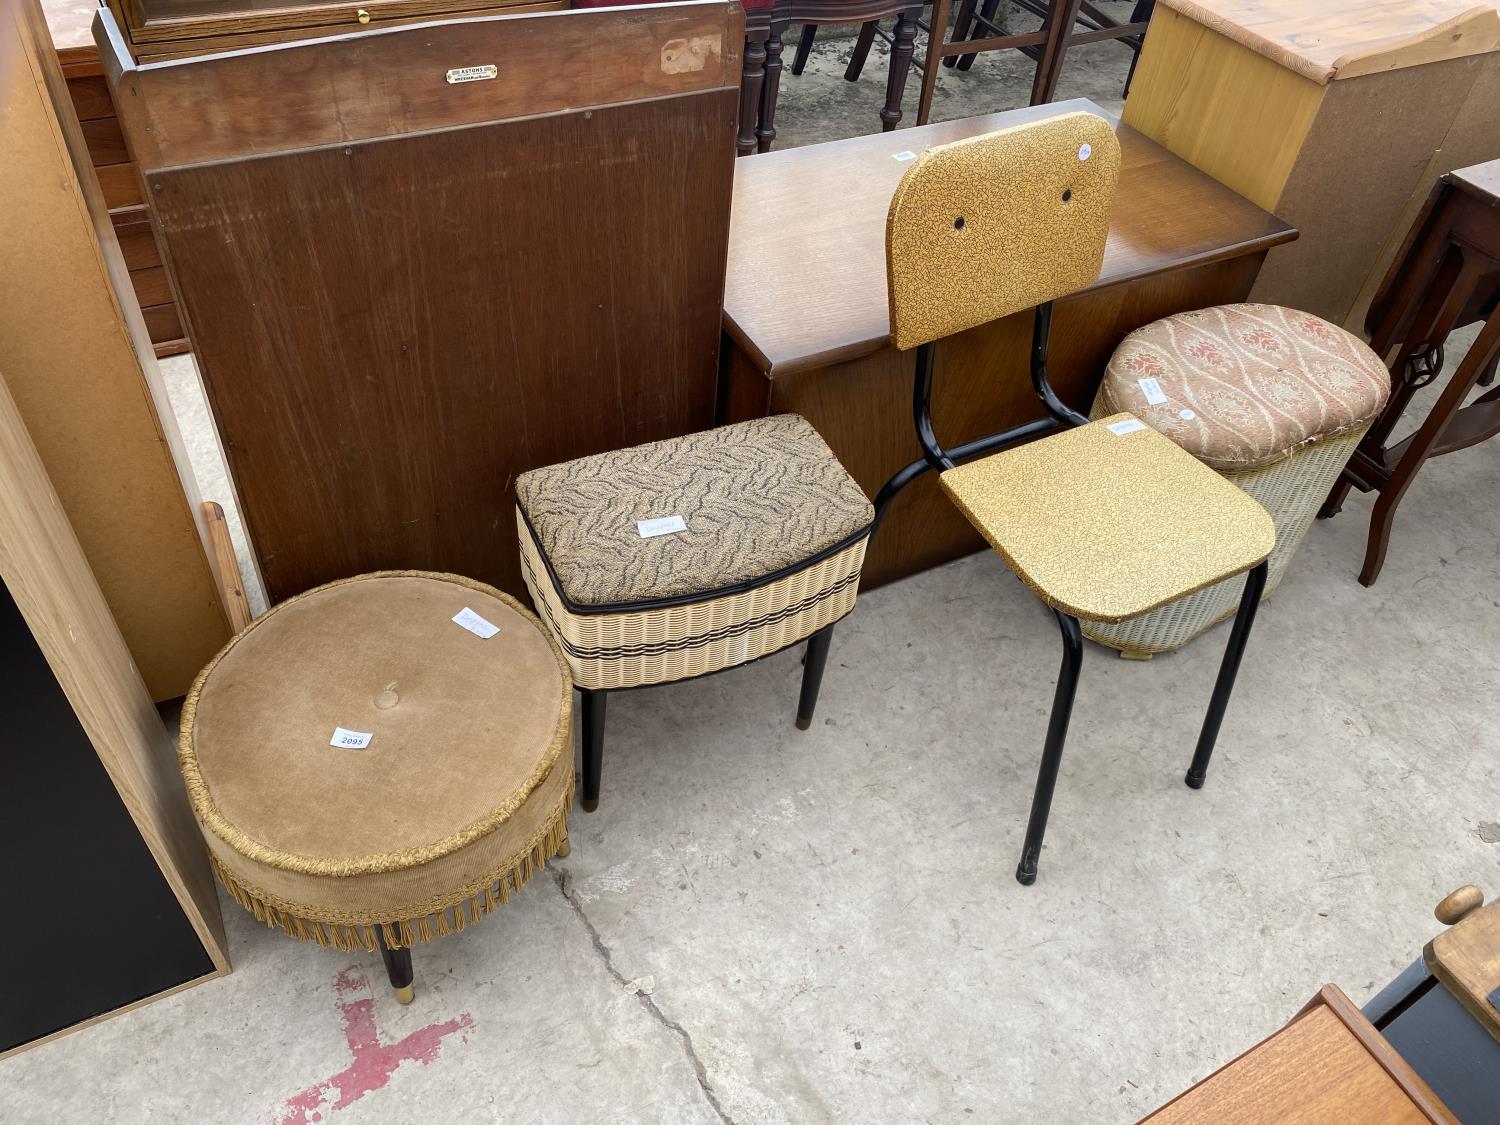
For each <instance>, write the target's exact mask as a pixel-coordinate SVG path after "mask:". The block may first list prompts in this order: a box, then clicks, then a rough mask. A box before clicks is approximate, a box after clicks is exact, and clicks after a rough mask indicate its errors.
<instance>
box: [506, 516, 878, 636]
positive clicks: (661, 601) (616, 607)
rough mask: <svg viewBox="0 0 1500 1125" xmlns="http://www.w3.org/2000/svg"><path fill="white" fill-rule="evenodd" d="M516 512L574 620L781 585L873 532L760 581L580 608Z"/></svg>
mask: <svg viewBox="0 0 1500 1125" xmlns="http://www.w3.org/2000/svg"><path fill="white" fill-rule="evenodd" d="M516 511H518V512H520V513H521V519H522V520H523V521H524V522H525V524H526V531H527V534H529V535H530V536H531V541H532V542H533V543H534V544H536V553H537V555H538V556H539V557H540V558H541V560H542V565H543V566H544V567H546V568H547V577H548V578H549V579H550V580H551V582H552V589H553V590H554V591H555V592H556V593H557V596H558V598H559V599H560V600H561V601H562V604H563V608H564V609H566V610H567V611H568V612H569V613H571V614H572V615H573V616H574V617H604V616H606V615H608V614H612V613H644V612H646V611H647V610H653V609H673V608H675V607H677V606H682V605H697V604H698V603H699V602H711V601H713V600H714V599H716V598H727V597H732V596H733V595H735V594H743V593H746V592H748V591H750V590H755V589H759V588H760V587H761V586H769V585H770V584H771V583H772V582H780V581H781V580H782V579H783V578H789V577H791V576H792V575H793V574H796V573H797V572H798V571H799V570H806V569H807V568H808V567H810V566H816V565H817V564H818V563H820V562H822V561H823V560H824V559H827V558H831V557H832V556H834V555H836V554H838V553H839V552H840V551H843V550H846V549H848V548H849V547H852V546H854V544H856V543H858V542H859V541H860V540H861V539H866V538H868V537H869V535H870V532H871V531H873V530H874V527H875V521H874V520H873V519H872V520H871V521H870V522H869V523H867V524H866V525H865V526H864V527H862V528H860V529H859V530H858V531H856V532H854V534H852V535H846V536H844V538H842V539H840V540H839V541H838V542H837V543H835V544H833V545H832V546H831V547H824V548H823V549H822V550H821V551H819V552H818V553H817V554H815V555H810V556H808V557H807V558H805V559H803V560H802V561H800V562H795V563H792V564H791V565H789V566H784V567H782V568H781V569H780V570H773V571H772V572H771V573H770V574H763V575H761V576H760V577H759V578H747V579H746V580H745V581H743V582H735V583H733V584H731V585H728V586H720V587H718V588H717V589H714V590H708V591H706V592H704V593H701V594H678V595H677V596H675V597H670V598H647V599H646V600H644V601H639V602H614V603H611V604H609V605H579V604H578V603H577V602H575V601H573V599H571V598H570V597H568V595H567V592H566V591H564V590H563V587H562V583H561V582H560V581H559V580H558V577H557V571H555V570H553V569H552V560H551V559H549V558H548V557H547V551H546V548H544V547H543V546H542V540H541V537H540V536H538V535H537V533H536V528H535V527H533V526H532V523H531V517H530V516H529V515H527V514H526V505H525V504H523V503H521V498H520V497H519V496H518V497H516Z"/></svg>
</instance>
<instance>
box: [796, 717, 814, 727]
mask: <svg viewBox="0 0 1500 1125" xmlns="http://www.w3.org/2000/svg"><path fill="white" fill-rule="evenodd" d="M811 726H812V720H811V719H798V720H797V729H798V730H807V729H808V728H810V727H811Z"/></svg>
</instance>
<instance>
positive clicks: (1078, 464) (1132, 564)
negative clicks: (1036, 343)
mask: <svg viewBox="0 0 1500 1125" xmlns="http://www.w3.org/2000/svg"><path fill="white" fill-rule="evenodd" d="M941 480H942V484H943V491H944V492H946V493H947V494H948V496H949V497H950V498H951V499H952V500H953V502H954V503H955V504H957V505H958V507H959V509H960V510H961V511H962V512H963V513H964V515H966V516H968V518H969V520H970V521H971V522H972V523H973V524H974V526H975V527H976V528H978V529H979V530H980V531H981V532H982V533H983V534H984V537H985V538H986V539H988V540H989V542H990V545H991V546H992V547H994V548H995V550H996V551H997V552H998V553H999V555H1000V557H1001V558H1003V559H1004V560H1005V561H1006V563H1007V564H1008V565H1009V566H1010V568H1011V569H1012V570H1014V571H1015V572H1016V575H1017V577H1019V578H1020V579H1021V580H1022V581H1023V582H1025V583H1026V585H1027V586H1029V587H1031V589H1032V590H1033V591H1034V592H1035V593H1036V594H1037V596H1038V597H1040V598H1041V599H1042V601H1043V602H1045V603H1046V604H1047V605H1048V606H1049V607H1050V608H1052V609H1054V610H1061V611H1062V612H1064V613H1069V614H1072V615H1073V616H1074V617H1077V618H1079V619H1081V620H1084V621H1120V620H1122V619H1124V618H1126V617H1133V616H1135V615H1136V614H1140V613H1145V612H1147V611H1148V610H1152V609H1155V608H1156V607H1157V606H1161V605H1165V604H1166V603H1167V602H1169V601H1172V600H1174V599H1176V598H1180V597H1183V596H1184V595H1186V594H1191V593H1193V592H1194V591H1196V590H1201V589H1202V588H1203V587H1205V586H1209V585H1212V584H1213V583H1215V582H1219V581H1222V580H1223V579H1225V578H1228V577H1231V576H1232V575H1236V574H1240V573H1242V572H1243V571H1246V570H1249V569H1250V568H1251V567H1252V566H1255V565H1256V564H1257V563H1259V562H1260V561H1261V560H1262V559H1264V558H1265V557H1266V556H1267V555H1268V554H1270V552H1271V548H1272V547H1273V546H1275V543H1276V529H1275V526H1274V525H1273V524H1272V522H1271V517H1270V516H1269V515H1267V514H1266V511H1265V509H1264V508H1262V507H1261V506H1260V505H1259V504H1257V503H1256V502H1255V501H1254V500H1252V499H1250V497H1248V496H1246V495H1245V494H1244V493H1243V492H1241V491H1240V490H1239V489H1237V488H1235V487H1234V485H1232V484H1230V483H1229V482H1228V481H1226V480H1224V479H1223V478H1222V477H1220V476H1219V475H1218V474H1217V473H1215V472H1214V471H1213V470H1212V469H1210V468H1208V467H1207V466H1205V465H1203V464H1200V463H1199V462H1198V461H1196V460H1194V459H1193V458H1192V457H1191V456H1190V455H1189V454H1187V453H1185V452H1183V451H1182V450H1181V449H1179V448H1178V447H1177V446H1176V445H1174V444H1173V443H1172V442H1171V441H1169V440H1168V439H1167V438H1164V437H1162V436H1161V435H1160V434H1158V433H1157V432H1156V431H1154V430H1152V429H1151V428H1150V427H1149V426H1146V425H1145V424H1144V423H1142V422H1140V421H1139V420H1138V419H1136V418H1134V417H1133V416H1132V415H1129V414H1117V415H1115V416H1113V417H1111V418H1107V419H1103V420H1101V421H1097V422H1091V423H1089V424H1088V425H1087V426H1080V427H1078V428H1077V429H1073V430H1068V431H1065V432H1063V433H1060V434H1056V435H1054V436H1053V437H1049V438H1044V439H1042V440H1041V441H1035V442H1031V443H1029V444H1027V445H1022V446H1018V447H1016V448H1014V449H1009V450H1005V451H1003V452H1000V453H993V454H991V455H990V456H988V457H985V458H982V459H980V460H978V461H971V462H969V463H968V464H966V465H960V466H959V467H958V468H956V469H949V470H948V471H947V472H945V473H943V474H942V477H941Z"/></svg>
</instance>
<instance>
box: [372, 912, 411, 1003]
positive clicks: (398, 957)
mask: <svg viewBox="0 0 1500 1125" xmlns="http://www.w3.org/2000/svg"><path fill="white" fill-rule="evenodd" d="M375 942H376V944H377V945H379V946H380V959H381V960H382V961H384V962H385V975H386V976H387V977H389V978H390V982H391V987H392V988H393V989H395V990H396V999H397V1000H399V1001H400V1002H401V1003H403V1004H410V1003H411V1002H412V1000H413V998H415V996H416V994H417V993H416V989H415V988H414V987H413V985H412V979H413V973H412V967H411V950H410V949H392V948H391V947H390V946H388V945H386V943H385V935H384V934H382V933H381V932H380V927H378V926H377V927H376V928H375Z"/></svg>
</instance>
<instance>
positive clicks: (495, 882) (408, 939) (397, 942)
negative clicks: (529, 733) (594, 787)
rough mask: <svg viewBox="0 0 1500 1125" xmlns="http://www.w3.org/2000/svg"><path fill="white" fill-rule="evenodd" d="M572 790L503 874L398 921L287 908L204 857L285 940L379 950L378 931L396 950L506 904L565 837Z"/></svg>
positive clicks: (235, 896)
mask: <svg viewBox="0 0 1500 1125" xmlns="http://www.w3.org/2000/svg"><path fill="white" fill-rule="evenodd" d="M573 789H574V786H573V783H572V782H570V783H569V785H568V789H567V792H566V793H565V794H564V796H563V802H562V807H561V808H560V809H559V810H558V814H557V815H556V816H554V817H553V818H552V821H551V823H550V824H549V825H548V826H547V827H546V828H545V829H543V830H542V832H541V834H540V835H539V836H538V837H537V838H536V839H535V840H534V841H533V842H532V844H531V847H530V848H528V849H527V850H525V851H523V852H522V853H521V854H520V855H519V856H517V857H516V858H515V859H514V860H513V861H512V862H511V863H510V865H509V866H507V867H506V868H505V869H504V870H502V871H500V872H498V873H497V874H495V875H492V876H490V878H488V879H485V880H481V881H480V882H478V883H471V884H469V885H468V886H466V887H463V888H460V889H459V890H457V891H455V892H453V893H452V894H450V895H446V896H444V897H442V898H440V899H437V900H429V901H427V902H421V903H416V904H415V905H413V906H412V907H411V908H410V909H409V910H407V911H404V912H403V915H402V916H401V917H399V918H390V919H387V918H361V917H359V916H357V915H354V914H351V913H348V912H345V911H330V910H319V909H317V908H315V907H310V906H306V905H302V904H297V903H289V902H286V901H284V900H282V899H280V898H277V897H276V896H275V895H271V894H267V893H266V892H264V891H260V890H258V889H256V888H254V887H251V886H249V885H248V884H246V883H243V882H241V881H240V880H239V879H238V878H237V877H236V876H235V875H234V874H233V873H232V872H230V871H229V870H228V869H227V868H225V866H224V865H223V864H222V863H220V862H219V857H218V856H216V855H214V854H213V852H212V851H210V852H209V853H208V861H209V864H210V865H211V866H212V867H213V870H214V874H215V875H217V876H218V877H219V882H221V883H223V884H224V889H225V890H227V891H228V892H229V897H230V898H232V899H234V901H235V902H237V903H239V904H240V905H241V906H243V907H244V908H245V909H246V910H248V911H250V913H251V914H253V915H255V920H256V921H257V922H264V923H265V924H266V925H267V926H268V927H269V928H271V929H277V928H279V929H280V930H281V931H282V933H284V934H286V935H287V936H288V937H294V938H297V939H298V940H299V941H310V942H313V943H314V944H316V945H322V946H330V945H331V946H332V947H333V948H334V949H338V950H342V951H344V952H346V953H357V952H359V951H360V950H375V949H378V948H379V945H378V944H377V938H376V933H377V931H378V932H379V936H380V937H381V938H383V939H384V940H385V944H386V946H387V947H388V948H390V949H402V948H406V947H410V946H413V945H416V944H417V943H418V942H428V941H433V940H435V939H437V938H440V937H446V936H447V935H449V934H451V933H456V932H458V931H459V930H462V929H464V928H465V927H466V926H472V925H475V924H476V923H478V921H479V920H480V919H481V918H483V917H484V916H485V915H486V914H488V913H490V911H492V910H494V909H495V907H497V906H504V905H505V904H506V903H507V902H509V901H510V896H511V895H513V894H515V893H516V892H517V891H519V890H520V889H521V888H522V887H524V886H525V885H526V884H527V883H529V882H530V881H531V879H532V877H533V876H535V875H536V874H537V873H538V872H539V871H541V870H543V868H545V867H546V865H547V861H548V860H549V859H551V858H552V857H553V856H555V855H556V854H557V850H558V849H559V848H560V847H562V844H563V841H564V840H566V839H567V838H568V809H569V808H571V807H572V804H573Z"/></svg>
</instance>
